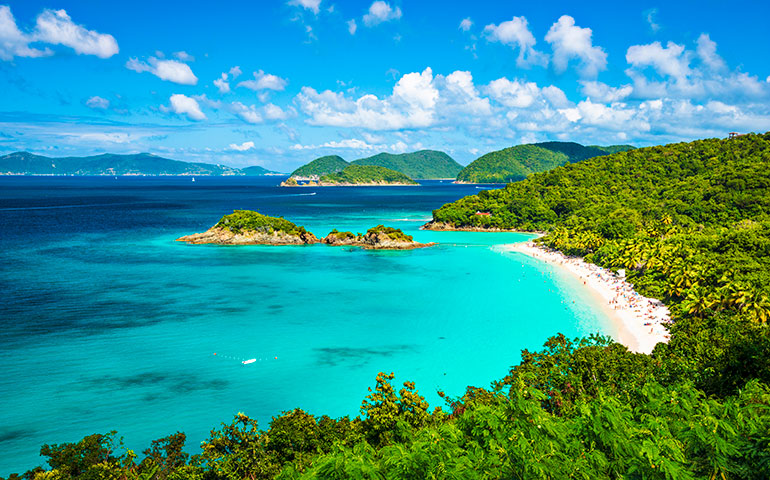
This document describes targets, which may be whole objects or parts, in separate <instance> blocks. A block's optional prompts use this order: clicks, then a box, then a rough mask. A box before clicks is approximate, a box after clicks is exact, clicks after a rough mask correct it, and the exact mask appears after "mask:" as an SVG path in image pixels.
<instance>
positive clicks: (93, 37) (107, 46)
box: [0, 5, 119, 60]
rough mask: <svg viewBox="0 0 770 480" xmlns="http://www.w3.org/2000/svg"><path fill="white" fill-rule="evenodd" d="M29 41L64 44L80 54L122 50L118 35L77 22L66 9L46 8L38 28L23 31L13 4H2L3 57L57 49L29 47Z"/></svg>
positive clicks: (43, 53) (0, 37) (0, 46)
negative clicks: (9, 5) (29, 31)
mask: <svg viewBox="0 0 770 480" xmlns="http://www.w3.org/2000/svg"><path fill="white" fill-rule="evenodd" d="M30 43H48V44H51V45H64V46H65V47H70V48H72V49H73V50H75V52H76V53H78V54H80V55H95V56H97V57H99V58H109V57H111V56H113V55H115V54H116V53H118V51H119V48H118V42H117V41H116V40H115V37H113V36H112V35H109V34H106V33H99V32H96V31H94V30H88V29H86V28H85V27H83V26H82V25H78V24H76V23H74V22H73V21H72V18H70V16H69V15H67V12H66V11H65V10H51V9H45V10H43V12H42V13H41V14H40V15H38V16H37V19H36V23H35V29H34V30H33V31H32V32H31V33H24V32H22V31H21V30H20V29H19V28H18V26H17V25H16V20H15V19H14V18H13V14H12V13H11V9H10V7H8V6H6V5H0V59H3V60H12V59H13V57H45V56H50V55H53V53H54V52H53V51H52V50H51V49H49V48H45V49H43V50H41V49H39V48H34V47H30V46H29V44H30Z"/></svg>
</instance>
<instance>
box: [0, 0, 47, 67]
mask: <svg viewBox="0 0 770 480" xmlns="http://www.w3.org/2000/svg"><path fill="white" fill-rule="evenodd" d="M31 41H32V39H31V38H30V37H29V35H27V34H24V33H22V32H21V30H19V28H18V27H17V26H16V20H15V19H14V18H13V14H12V13H11V8H10V7H9V6H7V5H0V59H3V60H13V57H46V56H49V55H53V52H52V51H51V50H49V49H45V50H40V49H37V48H32V47H30V46H29V43H30V42H31Z"/></svg>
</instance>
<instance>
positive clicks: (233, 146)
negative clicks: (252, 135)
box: [228, 142, 255, 152]
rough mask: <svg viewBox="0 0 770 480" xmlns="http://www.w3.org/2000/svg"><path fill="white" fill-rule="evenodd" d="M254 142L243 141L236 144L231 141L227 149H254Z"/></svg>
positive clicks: (238, 150) (242, 150)
mask: <svg viewBox="0 0 770 480" xmlns="http://www.w3.org/2000/svg"><path fill="white" fill-rule="evenodd" d="M254 148H255V147H254V142H243V143H242V144H240V145H238V144H236V143H231V144H230V146H229V147H228V149H230V150H235V151H236V152H246V151H248V150H252V149H254Z"/></svg>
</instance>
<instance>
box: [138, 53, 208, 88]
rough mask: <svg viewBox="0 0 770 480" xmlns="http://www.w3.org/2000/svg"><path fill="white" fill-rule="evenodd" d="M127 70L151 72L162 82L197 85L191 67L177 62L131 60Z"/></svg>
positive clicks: (151, 58) (153, 58) (196, 78)
mask: <svg viewBox="0 0 770 480" xmlns="http://www.w3.org/2000/svg"><path fill="white" fill-rule="evenodd" d="M126 68H127V69H129V70H133V71H135V72H137V73H142V72H150V73H152V74H153V75H155V76H156V77H158V78H160V79H161V80H166V81H169V82H173V83H178V84H180V85H196V84H197V83H198V77H196V76H195V74H194V73H193V71H192V69H191V68H190V66H189V65H187V64H185V63H182V62H178V61H176V60H160V59H158V58H155V57H150V58H149V59H148V61H147V62H144V61H141V60H139V59H138V58H135V57H132V58H129V59H128V61H127V62H126Z"/></svg>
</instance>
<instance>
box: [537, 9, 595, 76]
mask: <svg viewBox="0 0 770 480" xmlns="http://www.w3.org/2000/svg"><path fill="white" fill-rule="evenodd" d="M592 35H593V32H592V31H591V29H590V28H581V27H578V26H577V25H575V19H574V18H572V17H570V16H569V15H562V16H561V17H560V18H559V20H558V21H556V23H554V24H553V25H552V26H551V28H550V29H549V30H548V33H547V34H546V36H545V41H546V42H548V43H550V44H551V47H552V48H553V60H552V62H553V66H554V69H555V70H556V71H557V72H564V71H565V70H566V69H567V65H568V64H569V61H570V60H572V59H577V60H579V61H580V68H579V70H578V71H579V73H580V75H582V76H584V77H596V75H598V74H599V72H600V71H602V70H605V69H606V68H607V53H606V52H605V51H604V50H603V49H602V48H601V47H595V46H594V45H593V42H592V39H591V36H592Z"/></svg>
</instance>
